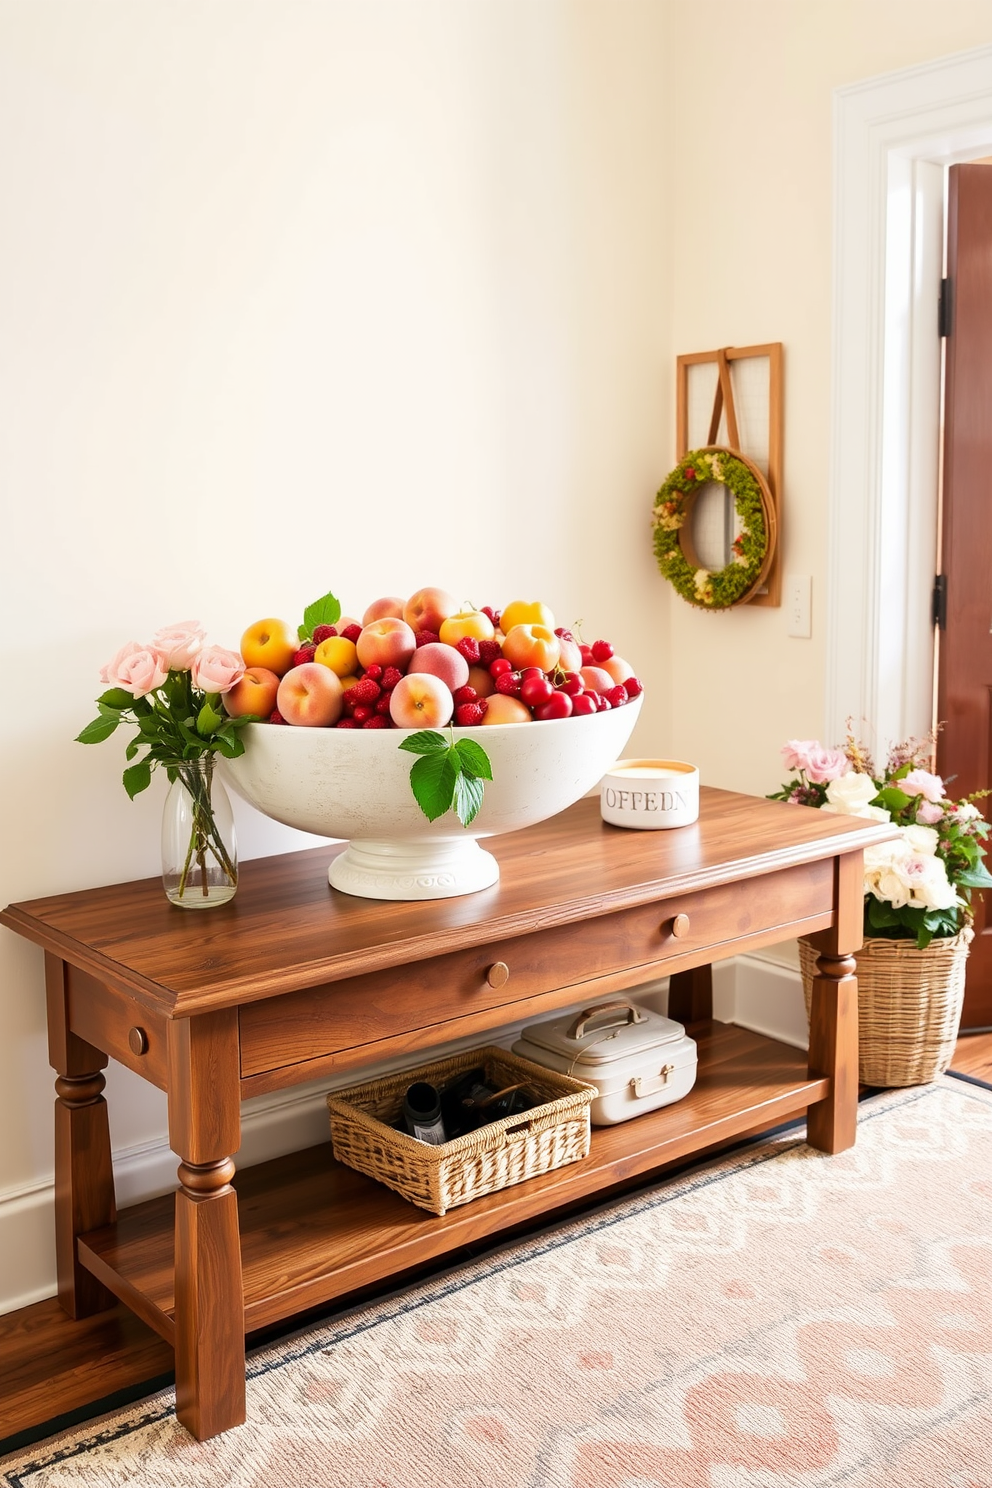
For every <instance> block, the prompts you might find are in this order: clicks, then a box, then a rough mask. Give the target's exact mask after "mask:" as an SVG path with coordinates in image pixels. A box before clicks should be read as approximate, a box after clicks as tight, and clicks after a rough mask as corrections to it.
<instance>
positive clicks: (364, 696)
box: [344, 676, 382, 711]
mask: <svg viewBox="0 0 992 1488" xmlns="http://www.w3.org/2000/svg"><path fill="white" fill-rule="evenodd" d="M381 691H382V688H381V687H380V686H379V684H378V682H376V681H375V679H374V678H372V677H367V676H366V677H363V678H362V680H361V681H360V682H356V683H355V685H354V687H349V688H348V691H347V692H346V693H345V695H344V700H345V702H346V703H350V704H351V705H352V707H353V708H354V707H355V705H356V704H357V703H374V702H375V700H376V698H377V697H378V696H379V694H380V692H381ZM356 711H357V710H356Z"/></svg>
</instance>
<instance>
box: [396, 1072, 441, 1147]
mask: <svg viewBox="0 0 992 1488" xmlns="http://www.w3.org/2000/svg"><path fill="white" fill-rule="evenodd" d="M403 1124H404V1126H405V1127H406V1129H407V1131H408V1132H409V1133H410V1136H411V1137H416V1138H417V1140H418V1142H430V1143H431V1144H432V1145H433V1146H435V1147H439V1146H440V1145H441V1143H442V1142H446V1141H447V1140H448V1139H447V1137H446V1135H445V1131H444V1122H443V1120H442V1119H441V1098H440V1096H439V1095H438V1093H437V1091H436V1090H435V1088H434V1086H433V1085H429V1084H428V1083H427V1081H426V1080H418V1081H417V1082H416V1083H415V1084H413V1085H411V1086H410V1087H409V1089H408V1090H407V1092H406V1095H405V1096H404V1097H403Z"/></svg>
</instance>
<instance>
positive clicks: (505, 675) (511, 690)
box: [496, 672, 521, 697]
mask: <svg viewBox="0 0 992 1488" xmlns="http://www.w3.org/2000/svg"><path fill="white" fill-rule="evenodd" d="M520 685H521V684H520V673H519V672H502V673H501V674H500V676H498V677H497V678H496V691H497V692H501V693H503V695H504V697H519V696H520Z"/></svg>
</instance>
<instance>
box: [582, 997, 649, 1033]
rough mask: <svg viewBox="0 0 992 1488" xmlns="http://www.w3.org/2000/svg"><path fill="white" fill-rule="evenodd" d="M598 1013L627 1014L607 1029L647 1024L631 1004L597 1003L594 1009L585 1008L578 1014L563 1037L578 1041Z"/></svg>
mask: <svg viewBox="0 0 992 1488" xmlns="http://www.w3.org/2000/svg"><path fill="white" fill-rule="evenodd" d="M600 1013H626V1014H627V1016H626V1018H624V1019H623V1021H622V1022H621V1023H617V1024H616V1025H613V1024H608V1025H607V1027H611V1028H612V1027H614V1026H616V1027H617V1028H626V1027H628V1026H629V1025H630V1024H631V1023H646V1022H647V1019H646V1018H645V1016H644V1014H643V1013H642V1012H641V1010H640V1008H639V1007H635V1006H634V1004H633V1003H632V1002H623V1001H618V1002H598V1003H597V1004H596V1006H595V1007H591V1008H586V1009H585V1010H584V1012H581V1013H579V1015H578V1017H577V1018H576V1019H575V1022H574V1023H573V1024H572V1026H571V1028H570V1029H569V1030H568V1032H567V1033H566V1035H565V1037H566V1038H570V1039H580V1038H581V1037H582V1035H583V1034H584V1033H585V1031H586V1024H587V1023H591V1022H592V1020H593V1018H598V1017H599V1015H600Z"/></svg>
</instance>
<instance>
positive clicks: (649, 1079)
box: [630, 1064, 675, 1100]
mask: <svg viewBox="0 0 992 1488" xmlns="http://www.w3.org/2000/svg"><path fill="white" fill-rule="evenodd" d="M674 1069H675V1066H674V1064H663V1065H662V1067H661V1069H660V1070H659V1071H658V1073H657V1074H656V1075H635V1077H634V1079H633V1080H631V1082H630V1088H631V1090H632V1091H633V1092H634V1099H635V1100H643V1099H644V1098H645V1096H648V1095H657V1094H658V1091H659V1090H664V1088H665V1086H666V1085H667V1084H668V1077H669V1075H670V1074H671V1073H672V1071H673V1070H674Z"/></svg>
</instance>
